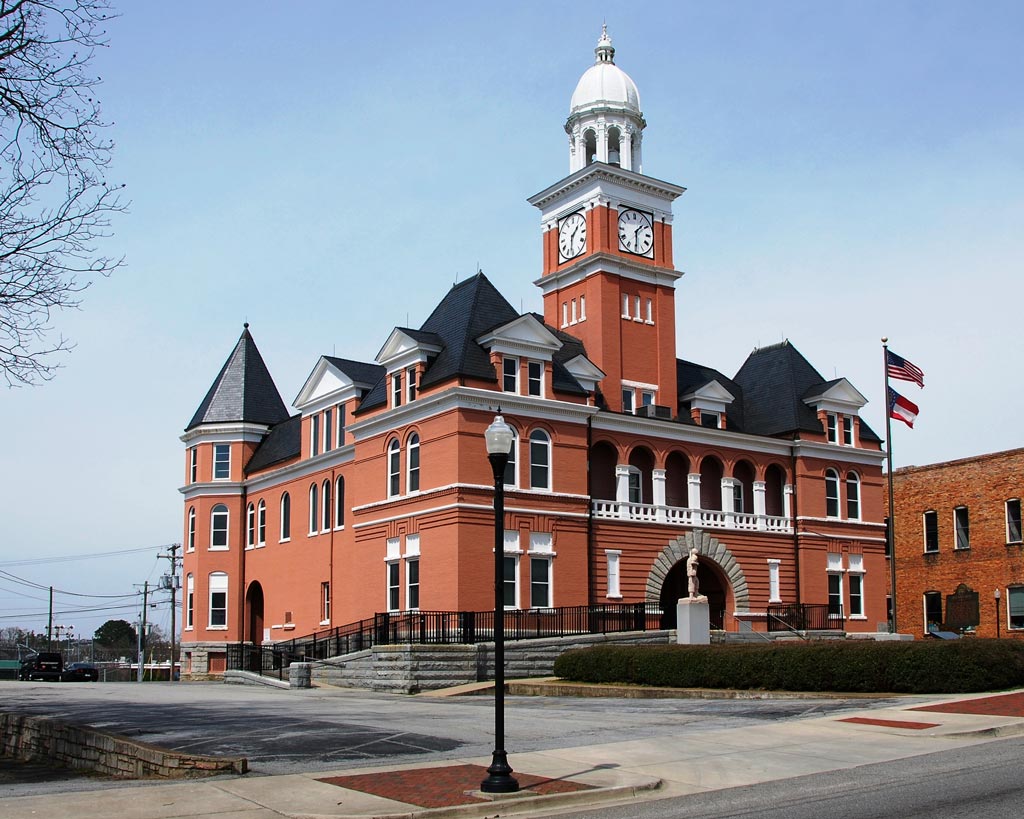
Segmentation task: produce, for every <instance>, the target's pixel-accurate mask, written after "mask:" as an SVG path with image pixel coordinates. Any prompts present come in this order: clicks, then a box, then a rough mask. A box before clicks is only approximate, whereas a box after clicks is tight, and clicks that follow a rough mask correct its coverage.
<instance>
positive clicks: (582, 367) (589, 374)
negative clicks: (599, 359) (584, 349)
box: [564, 355, 605, 392]
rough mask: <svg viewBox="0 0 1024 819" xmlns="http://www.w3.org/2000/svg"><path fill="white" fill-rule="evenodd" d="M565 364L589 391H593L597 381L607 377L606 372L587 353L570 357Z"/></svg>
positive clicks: (570, 373)
mask: <svg viewBox="0 0 1024 819" xmlns="http://www.w3.org/2000/svg"><path fill="white" fill-rule="evenodd" d="M564 366H565V369H566V370H567V371H568V372H569V375H571V376H572V377H573V378H575V379H576V380H577V381H578V382H579V384H580V386H581V387H583V389H585V390H587V392H593V391H594V390H595V389H596V388H597V383H598V382H599V381H600V380H601V379H602V378H604V377H605V372H604V371H603V370H602V369H601V368H600V367H598V366H597V365H596V364H595V363H594V362H593V361H591V360H590V359H589V358H587V357H586V356H585V355H578V356H576V357H574V358H570V359H569V360H568V361H566V362H565V365H564Z"/></svg>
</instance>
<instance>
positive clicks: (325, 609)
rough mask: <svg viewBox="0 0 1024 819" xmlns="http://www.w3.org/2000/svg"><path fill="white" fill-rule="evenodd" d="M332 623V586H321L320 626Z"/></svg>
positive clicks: (326, 584)
mask: <svg viewBox="0 0 1024 819" xmlns="http://www.w3.org/2000/svg"><path fill="white" fill-rule="evenodd" d="M329 622H331V584H330V583H321V584H320V624H321V625H324V624H326V623H329Z"/></svg>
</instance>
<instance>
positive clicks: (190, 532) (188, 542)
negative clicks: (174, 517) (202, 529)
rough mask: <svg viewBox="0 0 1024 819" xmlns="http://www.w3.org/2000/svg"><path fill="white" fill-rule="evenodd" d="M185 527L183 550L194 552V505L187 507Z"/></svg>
mask: <svg viewBox="0 0 1024 819" xmlns="http://www.w3.org/2000/svg"><path fill="white" fill-rule="evenodd" d="M186 527H187V534H186V536H185V551H186V552H194V551H195V550H196V508H195V507H194V506H190V507H189V508H188V518H187V523H186Z"/></svg>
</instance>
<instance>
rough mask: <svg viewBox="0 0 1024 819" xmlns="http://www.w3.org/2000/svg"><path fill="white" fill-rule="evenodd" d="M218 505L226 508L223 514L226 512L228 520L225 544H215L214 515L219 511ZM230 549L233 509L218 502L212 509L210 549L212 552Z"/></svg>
mask: <svg viewBox="0 0 1024 819" xmlns="http://www.w3.org/2000/svg"><path fill="white" fill-rule="evenodd" d="M218 506H223V507H224V509H225V511H224V513H223V514H224V518H225V520H226V524H225V526H224V534H225V538H224V545H223V546H214V545H213V531H214V526H213V516H214V515H215V514H218V513H217V511H216V509H217V507H218ZM230 549H231V510H230V509H228V507H227V506H226V505H225V504H223V503H218V504H215V505H214V507H213V508H212V509H210V549H209V551H211V552H227V551H229V550H230Z"/></svg>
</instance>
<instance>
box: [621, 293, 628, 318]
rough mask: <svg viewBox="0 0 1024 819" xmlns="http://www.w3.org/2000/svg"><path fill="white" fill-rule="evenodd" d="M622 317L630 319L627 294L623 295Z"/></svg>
mask: <svg viewBox="0 0 1024 819" xmlns="http://www.w3.org/2000/svg"><path fill="white" fill-rule="evenodd" d="M622 317H623V318H624V319H628V318H629V296H628V295H626V294H625V293H623V294H622Z"/></svg>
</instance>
